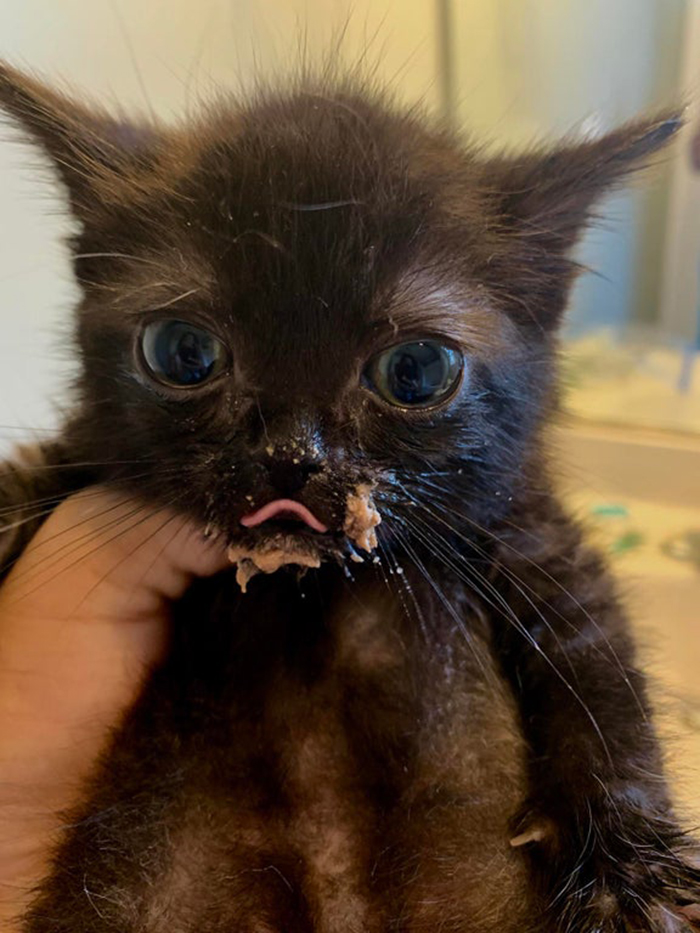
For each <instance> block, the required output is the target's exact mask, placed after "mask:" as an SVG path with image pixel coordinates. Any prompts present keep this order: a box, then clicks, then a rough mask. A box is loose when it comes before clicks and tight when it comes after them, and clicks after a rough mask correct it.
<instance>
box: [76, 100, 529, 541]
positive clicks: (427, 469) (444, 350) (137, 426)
mask: <svg viewBox="0 0 700 933" xmlns="http://www.w3.org/2000/svg"><path fill="white" fill-rule="evenodd" d="M372 121H373V122H372ZM390 128H391V130H392V131H394V132H388V130H387V125H386V122H385V121H384V120H381V119H377V116H376V114H374V113H373V112H372V111H371V110H369V111H368V112H367V114H358V113H356V112H354V111H350V112H348V110H347V109H346V107H344V106H340V105H339V104H338V103H335V102H333V101H327V100H320V99H314V98H311V97H308V98H306V99H305V100H304V101H299V102H298V103H297V104H296V106H290V108H289V110H288V111H287V112H286V113H282V112H280V113H277V114H276V115H275V119H274V120H273V119H270V120H269V121H268V124H267V125H264V124H263V125H260V122H258V123H251V124H249V125H243V126H241V125H236V124H233V123H224V124H223V125H222V126H221V127H220V128H219V131H218V134H217V135H213V134H212V135H210V136H209V137H208V138H207V139H206V140H205V141H204V142H203V143H202V144H201V145H200V146H192V142H191V141H188V145H189V146H190V149H189V151H188V152H187V153H185V152H184V151H183V152H182V154H181V155H180V156H179V157H178V159H177V163H178V164H180V165H183V166H185V169H184V170H183V171H182V173H181V174H180V176H179V177H178V178H177V181H176V184H175V185H173V187H172V190H169V191H164V192H156V193H155V194H153V195H151V196H150V197H149V198H147V199H146V202H145V204H144V205H143V206H139V209H138V211H134V210H133V207H132V206H130V205H127V207H126V208H125V209H124V211H123V212H118V213H117V216H116V219H115V220H114V222H113V223H107V225H106V226H105V228H104V229H99V230H98V231H95V230H94V229H91V230H89V231H88V232H87V233H86V235H85V236H84V238H83V240H82V241H81V243H80V245H79V253H78V255H79V256H81V255H83V256H85V255H86V254H88V255H87V256H86V258H82V259H81V258H79V259H78V260H77V272H78V275H79V277H80V278H81V280H82V281H83V282H84V284H85V288H86V301H85V304H84V307H83V309H82V316H81V322H82V323H81V340H82V346H83V355H84V359H85V370H86V372H85V377H84V380H83V393H84V398H85V402H86V409H85V412H84V415H83V420H84V421H87V422H89V423H90V425H91V427H90V430H89V431H86V432H85V434H86V436H87V437H89V439H90V442H91V443H92V444H93V448H92V449H91V450H85V451H83V453H84V454H85V456H86V458H90V457H98V456H100V455H101V456H104V452H105V451H107V450H113V451H114V460H115V461H124V460H132V459H133V460H136V461H139V460H141V459H142V458H153V460H152V462H150V463H149V462H147V463H145V464H144V463H137V464H135V465H134V467H133V468H132V469H131V470H129V471H126V469H125V467H124V466H123V465H120V466H118V468H117V469H118V472H119V473H121V474H124V473H125V472H128V473H130V474H131V475H132V476H135V475H137V474H138V475H139V479H138V480H136V479H135V480H134V484H135V487H134V488H135V489H136V491H137V492H141V493H142V494H145V495H146V496H147V497H148V498H149V499H153V498H155V499H156V501H157V502H159V503H160V502H163V503H172V504H174V505H175V507H176V508H178V509H183V510H184V511H186V512H188V513H189V514H191V515H193V516H194V517H195V518H196V519H198V520H199V521H200V522H201V523H203V524H205V525H206V524H212V525H214V526H216V527H217V528H218V529H221V530H223V531H224V532H225V535H226V537H227V539H228V541H229V543H232V544H233V543H237V542H239V541H241V540H244V541H246V542H248V543H251V544H254V543H255V542H259V541H263V540H265V539H268V538H269V537H270V536H272V535H278V534H280V533H285V534H288V533H291V534H293V535H295V536H297V537H301V538H303V539H305V540H306V542H307V543H309V542H313V544H314V545H315V546H318V548H319V549H320V550H321V551H322V552H324V551H326V552H335V551H337V550H340V551H343V550H344V549H345V545H346V539H345V535H344V530H343V529H344V525H345V522H346V512H347V503H348V495H352V494H353V493H354V491H355V490H356V489H357V487H358V486H360V485H361V486H369V487H370V488H371V489H372V498H373V500H374V502H375V504H376V506H377V508H378V510H379V513H380V515H382V517H383V521H384V524H383V527H382V529H381V531H380V540H383V541H384V542H388V541H390V540H392V539H393V537H394V536H395V534H396V532H397V531H398V532H401V529H402V526H403V523H404V522H406V521H408V520H409V519H410V517H411V508H415V506H412V505H411V500H412V499H414V498H415V497H418V498H419V499H424V498H425V495H426V493H427V494H428V495H429V497H430V498H431V499H433V500H434V508H438V503H439V502H440V501H441V498H442V499H443V500H444V498H445V496H444V495H443V496H442V497H441V493H440V489H441V488H442V489H445V490H449V495H450V496H454V495H455V494H458V495H459V498H460V501H461V503H462V505H463V510H464V511H465V513H466V514H467V516H471V517H474V518H476V519H477V520H484V519H485V517H487V516H488V515H490V514H491V513H492V512H493V511H494V505H498V497H500V498H502V499H503V501H505V500H506V499H507V496H508V494H509V488H510V481H511V478H512V475H513V472H514V465H515V460H514V455H517V454H519V453H520V452H521V451H522V449H523V444H524V441H525V437H526V434H527V428H528V427H529V425H530V424H531V423H532V420H533V419H532V415H533V410H536V409H537V407H538V405H537V402H538V398H539V394H540V393H539V389H538V390H537V391H535V385H534V382H535V381H537V382H538V383H539V380H541V378H542V376H543V371H542V367H541V366H540V367H539V368H537V369H536V368H533V367H529V366H528V360H529V359H531V358H532V349H531V348H530V347H529V346H528V340H527V336H526V334H525V333H523V334H522V335H520V334H519V333H518V327H517V325H516V324H515V323H514V322H513V320H512V319H511V318H510V317H509V316H508V314H507V313H506V310H505V309H501V308H499V307H498V304H497V301H496V299H495V297H494V296H492V295H490V294H489V292H488V289H487V288H486V287H485V285H484V283H483V281H482V280H481V279H480V275H479V267H480V265H484V264H485V263H486V261H487V255H488V252H489V251H493V250H494V249H496V247H497V244H496V242H495V237H494V236H493V234H490V233H489V230H488V227H487V224H486V223H485V221H484V217H485V214H486V210H487V208H486V204H485V203H483V204H482V203H480V200H479V194H478V191H476V190H475V191H473V192H472V193H471V203H470V206H469V207H470V211H471V214H472V218H473V219H472V218H470V217H465V216H461V215H460V216H454V214H453V211H452V209H451V208H452V206H451V204H450V203H449V199H448V198H446V196H445V190H444V187H443V185H441V181H440V179H436V178H431V176H430V173H429V172H428V171H426V168H425V167H424V166H422V165H421V157H422V158H425V154H424V150H427V149H428V148H429V146H430V145H434V144H432V143H431V140H430V139H429V138H428V137H421V136H420V135H417V134H416V135H415V136H414V137H409V139H408V140H407V141H406V142H404V144H403V148H402V149H401V148H399V147H398V145H397V138H396V137H397V136H399V135H400V134H397V133H396V131H395V128H394V127H390ZM453 161H454V165H453V166H452V170H453V172H454V173H455V174H457V173H461V174H462V175H463V176H464V179H465V183H468V180H469V178H470V176H473V174H474V171H473V168H472V167H471V166H470V164H469V162H468V161H467V160H466V159H465V160H461V161H460V160H459V159H458V158H457V156H456V155H455V156H454V157H453ZM132 211H133V214H135V215H136V217H137V218H138V221H137V223H134V219H133V215H132ZM135 228H136V230H137V235H136V236H134V229H135ZM490 238H491V239H492V240H494V242H493V243H490V242H489V239H490ZM467 244H468V248H465V246H466V245H467ZM101 253H104V254H107V255H94V254H101ZM115 253H116V254H118V255H116V256H115V255H113V254H115ZM122 257H124V258H122ZM535 344H536V353H537V354H538V358H539V359H541V348H542V345H543V341H542V340H540V339H538V340H536V341H535ZM530 371H532V372H533V373H534V375H535V377H536V380H535V379H531V378H530V375H529V373H530ZM525 394H526V395H528V396H529V401H524V400H523V395H525ZM144 473H145V474H146V475H145V476H144V475H143V474H144ZM278 500H292V501H293V502H296V503H299V504H301V505H302V506H304V508H305V509H308V510H309V512H310V513H311V515H312V516H313V518H314V519H315V520H316V521H315V522H312V523H311V524H310V523H309V522H305V521H303V520H301V519H300V517H299V516H300V515H301V514H302V513H301V511H300V512H299V514H298V515H297V516H296V518H293V519H292V517H291V516H290V515H288V514H286V513H285V512H282V513H279V514H276V515H275V516H273V518H272V519H268V520H266V521H264V522H260V523H258V524H256V525H255V526H254V527H253V528H246V527H245V523H248V521H249V519H250V517H251V516H253V517H254V516H255V515H256V514H257V513H258V511H259V510H260V509H261V507H264V506H265V505H267V504H268V503H271V502H276V501H278ZM303 514H306V513H303ZM452 517H454V516H452ZM242 519H243V520H244V525H242V524H241V520H242ZM311 525H313V527H311ZM324 528H325V529H326V530H325V531H324V530H323V529H324Z"/></svg>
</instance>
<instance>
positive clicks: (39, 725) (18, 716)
mask: <svg viewBox="0 0 700 933" xmlns="http://www.w3.org/2000/svg"><path fill="white" fill-rule="evenodd" d="M226 566H227V560H226V555H225V551H224V549H223V547H222V546H221V545H218V544H217V543H216V542H211V541H207V540H205V539H204V537H203V535H202V534H201V532H200V530H199V529H197V528H195V527H194V526H192V525H191V524H190V523H188V522H187V521H185V520H184V519H183V518H182V517H180V516H176V515H174V514H172V513H170V512H167V511H165V510H154V509H149V508H147V507H146V506H144V505H141V504H139V503H134V502H133V501H130V500H122V499H116V498H114V496H112V495H108V494H106V493H105V494H98V495H95V493H94V490H91V492H90V494H89V495H82V496H81V495H78V496H75V497H72V498H71V499H69V500H68V501H66V502H65V503H64V504H63V505H62V506H60V508H58V509H57V510H56V512H55V513H54V514H53V515H52V516H51V517H50V519H49V520H48V521H47V522H46V523H45V525H44V526H43V527H42V528H41V530H40V532H39V533H38V534H37V536H36V537H35V539H34V540H33V541H32V542H31V543H30V545H29V547H28V549H27V551H26V552H25V554H23V555H22V557H21V559H20V560H19V561H18V563H17V565H16V566H15V568H14V569H13V572H12V574H11V575H10V576H9V577H8V579H7V580H6V581H5V583H4V584H3V586H2V587H1V588H0V882H2V883H5V884H8V883H9V884H12V883H14V881H16V880H17V878H18V877H19V876H18V875H17V872H18V871H19V872H20V874H22V873H24V874H26V875H27V877H30V876H31V877H34V878H36V877H39V876H40V872H41V871H42V870H43V868H44V867H45V866H44V861H45V852H46V845H47V842H48V840H49V839H50V837H51V834H52V833H53V832H54V831H55V829H56V826H57V824H58V817H57V814H58V813H59V812H60V811H62V810H65V809H66V808H67V807H70V806H71V805H73V804H74V803H75V802H76V800H77V798H78V795H79V788H80V786H81V784H82V783H83V782H84V779H85V777H86V776H87V774H88V773H89V771H90V770H91V768H92V767H93V764H94V761H95V759H96V757H97V756H98V755H99V753H100V751H101V749H102V748H103V747H104V745H105V743H106V741H107V740H108V738H109V735H110V734H111V730H112V729H113V727H114V726H115V725H117V724H118V722H119V721H120V719H121V718H122V717H123V715H124V712H125V711H126V709H128V708H129V707H130V706H131V704H132V703H133V702H134V700H135V699H136V697H137V696H138V693H139V691H140V689H141V687H142V684H143V681H144V679H145V677H146V675H147V672H148V670H149V669H150V668H151V667H152V666H153V664H154V663H156V662H157V661H158V659H159V658H160V657H161V656H162V654H163V651H164V648H165V645H166V641H167V621H168V602H169V601H170V600H174V599H177V598H178V597H179V596H181V595H182V594H183V593H184V591H185V589H186V588H187V586H188V584H189V582H190V581H191V579H192V578H193V576H204V575H209V574H212V573H215V572H216V571H217V570H220V569H222V568H223V567H226ZM37 873H38V874H37ZM13 879H14V881H13ZM18 883H19V882H18ZM1 896H2V891H1V890H0V898H1ZM1 916H2V912H1V910H0V917H1Z"/></svg>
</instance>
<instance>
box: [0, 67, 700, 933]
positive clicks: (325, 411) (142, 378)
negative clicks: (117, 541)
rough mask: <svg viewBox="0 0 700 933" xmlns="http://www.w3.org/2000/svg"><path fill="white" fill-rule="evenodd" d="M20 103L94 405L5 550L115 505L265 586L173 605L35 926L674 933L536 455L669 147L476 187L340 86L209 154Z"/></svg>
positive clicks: (606, 646) (565, 523)
mask: <svg viewBox="0 0 700 933" xmlns="http://www.w3.org/2000/svg"><path fill="white" fill-rule="evenodd" d="M0 102H2V104H3V106H4V107H5V109H6V110H7V111H8V112H9V113H11V114H12V115H13V116H14V117H15V118H16V119H17V120H18V121H19V122H20V124H21V125H22V127H23V128H24V130H25V131H26V133H27V134H28V135H29V136H30V137H31V138H32V139H33V140H34V141H35V142H36V143H38V144H39V145H41V146H42V147H43V148H44V149H45V150H46V151H47V152H48V153H49V154H50V155H51V156H52V157H53V159H54V161H55V165H56V168H57V170H58V172H59V173H60V176H61V178H62V180H63V182H64V184H65V186H66V188H67V190H68V193H69V195H70V201H71V205H72V209H73V211H74V213H75V216H76V217H77V218H78V220H79V221H80V222H81V227H82V228H81V232H80V233H79V235H78V236H77V237H76V238H75V241H74V243H73V247H74V263H75V273H76V276H77V278H78V281H79V282H80V285H81V286H82V292H83V301H82V304H81V307H80V309H79V314H78V327H77V341H78V346H79V350H80V356H81V360H82V373H81V375H80V378H79V383H78V392H79V404H77V405H76V408H75V413H74V416H73V417H72V418H71V419H70V420H69V421H68V423H66V424H65V426H64V429H63V432H62V435H61V437H60V439H59V440H58V441H56V442H55V443H51V444H48V445H46V446H45V447H44V448H43V450H42V451H41V456H42V457H43V459H44V461H45V463H46V465H47V466H49V467H53V466H56V467H57V469H46V470H43V471H30V470H27V471H23V468H22V464H21V463H20V462H19V461H18V462H17V463H15V464H8V465H7V466H6V470H5V475H4V477H3V482H2V487H0V491H1V493H2V504H3V506H5V507H8V506H11V507H14V509H16V512H15V514H14V516H13V518H14V523H15V524H16V522H17V521H18V520H21V519H22V518H24V519H26V521H25V523H24V524H22V525H19V527H16V528H15V529H14V530H8V531H7V532H6V533H5V541H4V550H5V553H6V558H7V559H8V560H11V559H12V558H13V557H14V556H16V554H17V553H18V552H19V551H20V550H21V548H22V547H23V546H24V544H25V543H26V540H27V539H28V536H29V535H30V534H31V533H32V532H33V531H34V530H35V528H36V526H37V524H38V522H39V520H40V519H39V518H38V517H37V518H36V519H34V516H35V515H36V516H39V515H40V514H41V513H40V509H41V506H40V505H39V506H37V503H38V502H39V503H40V502H45V501H59V499H60V498H61V497H63V496H66V495H68V494H69V493H70V492H71V491H73V490H75V489H79V488H82V487H84V486H86V485H88V484H91V483H96V482H100V483H104V484H107V485H111V486H116V487H119V488H122V489H124V490H127V491H128V492H129V493H131V494H133V495H135V496H137V497H139V498H140V499H141V500H143V501H144V502H146V503H148V504H149V505H150V506H152V508H153V509H154V510H157V509H159V508H162V507H166V506H167V507H174V508H175V509H177V510H180V511H181V512H183V513H186V514H187V515H189V516H191V517H192V518H194V519H195V520H197V521H198V522H199V523H201V525H202V527H203V528H205V527H207V526H208V527H209V529H210V531H211V532H215V533H216V534H218V535H221V536H224V537H225V540H226V542H227V544H228V545H229V547H230V555H231V558H232V561H234V562H235V563H236V564H237V571H238V573H237V575H238V580H236V578H235V575H234V574H233V573H224V574H221V575H220V576H219V577H217V578H215V579H213V580H210V581H201V582H199V583H197V584H196V585H194V586H193V587H192V589H191V591H190V592H189V594H188V595H187V597H186V598H185V599H184V600H183V601H182V602H181V603H180V604H178V605H177V606H176V607H175V612H174V625H173V641H172V647H171V650H170V654H169V657H168V659H167V661H166V663H165V664H164V665H163V666H162V668H161V669H159V670H158V671H157V672H156V673H155V675H154V676H153V678H152V679H151V681H150V683H149V684H148V686H147V688H146V689H145V691H144V693H143V696H142V697H141V699H140V700H139V702H138V704H137V705H136V707H135V708H134V709H133V711H132V712H131V714H130V715H129V717H128V718H127V720H126V722H125V723H124V726H123V729H122V731H121V733H120V734H119V736H118V737H117V738H116V740H115V742H114V745H113V748H112V749H111V751H110V753H109V755H108V756H107V757H106V758H105V760H104V761H103V762H102V764H101V766H100V768H99V770H98V773H97V774H96V776H95V777H94V780H93V783H92V786H91V788H89V790H88V793H87V794H86V803H85V805H84V807H83V808H82V809H81V811H80V812H79V813H77V814H74V815H73V817H72V819H71V826H70V829H68V830H67V831H66V834H65V841H64V843H63V845H62V847H61V849H60V851H59V853H58V855H57V858H56V860H55V866H54V870H53V874H52V876H51V878H49V879H48V880H47V881H46V883H45V884H44V886H43V887H42V889H41V890H40V891H39V892H38V894H37V897H36V900H35V903H34V906H33V908H32V910H31V911H30V914H29V916H28V917H27V919H26V926H25V928H26V930H27V931H28V933H48V931H52V933H63V931H65V933H68V931H70V933H87V931H90V933H103V931H104V933H107V931H120V933H127V931H128V933H137V931H138V933H165V931H167V933H185V931H187V933H195V931H196V933H237V931H251V933H252V931H284V933H297V931H298V933H301V931H304V933H307V931H319V933H320V931H323V933H331V931H332V933H341V931H342V933H360V931H362V933H366V931H377V933H379V931H424V930H431V931H432V930H434V929H439V930H441V931H454V933H457V931H469V933H477V931H484V933H487V931H489V933H491V931H493V933H496V931H498V933H504V931H513V933H515V931H518V933H523V931H527V930H533V931H535V930H538V931H548V930H554V929H570V930H572V931H575V933H593V931H605V933H613V931H615V933H617V931H629V933H631V931H634V933H637V931H656V933H660V931H679V930H682V929H683V928H684V927H685V925H686V923H687V921H686V920H685V919H684V916H685V913H684V907H685V906H686V905H689V904H691V903H692V902H693V901H695V900H696V899H697V898H698V897H699V896H700V874H699V873H698V872H697V871H696V869H695V868H693V867H692V865H691V864H690V863H689V861H688V860H687V855H686V852H687V850H688V843H687V842H686V841H685V840H684V836H683V833H682V831H681V829H680V828H679V826H678V825H677V823H676V821H675V819H674V817H673V814H672V811H671V807H670V803H669V800H668V795H667V791H666V788H665V785H664V782H663V779H662V777H661V763H660V754H659V749H658V745H657V740H656V737H655V734H654V730H653V727H652V725H651V724H650V716H649V708H648V703H647V698H646V690H645V683H644V678H643V675H642V674H641V673H640V672H639V670H638V669H637V667H636V666H635V661H634V649H633V646H632V644H631V640H630V635H629V632H628V626H627V623H626V620H625V618H624V615H623V612H622V610H621V608H620V605H619V603H618V600H617V598H616V595H615V592H614V587H613V584H612V583H611V580H610V578H609V576H608V575H607V572H606V570H605V568H604V566H603V564H602V562H601V560H600V558H599V556H598V555H597V554H596V553H595V552H594V551H592V550H591V549H589V548H588V547H587V546H586V545H585V544H584V543H583V542H582V540H581V535H580V533H579V530H578V529H577V527H576V525H575V524H574V523H573V522H572V521H571V519H570V518H569V517H568V516H567V515H566V514H565V512H564V511H563V510H562V508H561V506H560V505H559V503H558V501H557V498H556V497H555V495H554V494H553V492H552V488H551V485H550V480H549V461H548V457H547V454H546V451H545V449H544V446H543V442H542V436H541V435H542V426H543V424H544V422H545V420H546V418H547V416H548V415H549V414H550V412H551V410H552V408H553V406H554V398H555V392H554V389H553V379H554V355H555V352H554V351H555V336H554V334H555V330H556V327H557V324H558V322H559V320H560V317H561V314H562V312H563V310H564V307H565V304H566V300H567V294H568V291H569V288H570V285H571V283H572V280H573V278H574V276H575V272H576V269H575V264H574V263H573V262H572V260H571V258H570V253H571V250H572V247H573V246H574V244H575V242H576V240H577V239H578V237H579V235H580V233H581V231H582V229H583V227H584V225H585V223H586V220H587V218H588V216H589V213H590V212H591V210H592V207H593V205H594V203H595V202H596V200H597V199H598V198H599V197H600V196H601V195H602V194H603V193H604V192H605V191H607V190H608V189H609V188H610V187H611V186H613V185H615V184H616V183H618V182H619V181H620V180H621V179H622V178H624V177H625V176H626V175H628V174H629V173H631V172H633V171H635V170H637V169H638V168H639V167H641V166H642V165H643V164H644V163H645V161H647V160H648V158H649V157H650V155H651V154H653V153H654V152H656V151H657V150H658V149H659V148H660V147H662V146H663V145H664V143H665V142H666V141H667V140H668V139H669V137H671V136H672V135H673V133H674V132H675V130H676V129H677V127H678V120H677V119H676V118H675V117H673V116H671V117H669V118H664V119H660V120H656V121H642V122H640V123H636V124H631V125H628V126H625V127H623V128H621V129H619V130H617V131H615V132H613V133H611V134H609V135H608V136H605V137H604V138H602V139H599V140H595V141H591V142H586V143H583V144H578V145H570V146H565V147H563V148H561V149H558V150H555V151H550V152H545V153H535V154H531V155H525V156H518V157H515V158H498V159H484V158H482V157H481V156H480V154H479V153H478V151H472V150H469V149H464V148H462V147H461V145H460V144H459V143H458V142H457V141H456V140H455V139H454V138H453V137H452V136H451V135H450V134H448V133H446V132H443V131H440V130H438V129H436V128H434V127H431V126H430V125H429V124H427V123H426V122H424V121H423V120H421V119H418V118H417V117H416V116H415V115H413V114H405V113H401V112H398V111H397V110H395V109H394V108H393V106H392V105H391V104H390V103H388V102H387V101H385V100H382V99H381V98H380V97H379V96H378V95H374V94H369V93H367V92H365V91H362V90H358V89H356V88H353V87H351V86H343V85H337V86H335V87H333V88H330V87H329V86H327V85H323V84H319V85H316V86H314V85H313V84H309V85H307V86H305V87H303V88H297V89H292V90H290V91H289V92H288V93H280V94H268V95H261V96H260V98H259V99H257V100H255V101H254V102H253V103H252V104H250V105H249V106H244V105H239V104H237V103H235V102H233V101H231V100H221V101H220V102H219V103H218V104H217V105H216V106H213V107H211V108H210V109H209V110H208V111H206V112H205V113H204V114H203V116H202V118H201V120H200V122H199V123H198V124H196V125H194V126H190V127H186V128H182V129H168V128H163V127H156V126H153V125H142V126H140V125H127V124H125V123H120V122H118V121H115V120H113V119H110V118H109V117H108V116H107V115H105V114H103V113H100V112H98V111H94V110H89V109H86V108H84V107H82V106H80V105H78V104H75V103H73V102H69V101H68V100H66V99H65V98H64V97H61V96H58V95H57V94H55V93H53V92H52V91H50V90H48V89H47V88H45V87H43V86H42V85H40V84H38V83H36V82H34V81H33V80H31V79H29V78H27V77H25V76H23V75H20V74H18V73H17V72H15V71H13V70H11V69H10V68H8V67H2V68H1V69H0ZM34 456H37V452H36V451H35V452H34ZM73 464H75V466H74V467H73V466H72V465H73ZM85 464H94V466H85ZM59 467H60V468H59ZM46 497H49V498H48V499H47V498H46ZM3 514H7V512H6V510H5V509H4V510H3ZM380 518H381V524H380V525H378V526H377V522H378V520H379V519H380ZM239 584H241V585H242V586H243V587H245V588H246V589H247V590H248V592H247V593H245V594H244V593H242V592H241V589H240V587H239Z"/></svg>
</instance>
